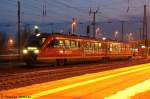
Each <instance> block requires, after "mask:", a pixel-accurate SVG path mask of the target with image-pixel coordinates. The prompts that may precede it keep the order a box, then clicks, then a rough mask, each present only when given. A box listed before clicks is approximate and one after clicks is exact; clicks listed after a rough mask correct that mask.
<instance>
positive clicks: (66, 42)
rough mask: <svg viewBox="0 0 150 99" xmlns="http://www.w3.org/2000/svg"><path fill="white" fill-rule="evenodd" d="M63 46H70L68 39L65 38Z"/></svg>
mask: <svg viewBox="0 0 150 99" xmlns="http://www.w3.org/2000/svg"><path fill="white" fill-rule="evenodd" d="M65 47H67V48H69V47H70V41H69V40H65Z"/></svg>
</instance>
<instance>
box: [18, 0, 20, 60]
mask: <svg viewBox="0 0 150 99" xmlns="http://www.w3.org/2000/svg"><path fill="white" fill-rule="evenodd" d="M20 20H21V19H20V0H18V35H17V36H18V56H19V57H18V58H19V60H20V59H21V42H20V23H21V21H20Z"/></svg>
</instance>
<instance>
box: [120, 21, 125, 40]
mask: <svg viewBox="0 0 150 99" xmlns="http://www.w3.org/2000/svg"><path fill="white" fill-rule="evenodd" d="M124 22H125V21H121V41H122V42H123V41H124Z"/></svg>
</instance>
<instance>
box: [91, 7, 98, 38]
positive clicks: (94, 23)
mask: <svg viewBox="0 0 150 99" xmlns="http://www.w3.org/2000/svg"><path fill="white" fill-rule="evenodd" d="M97 13H98V9H97V10H96V11H92V10H91V8H90V11H89V15H91V14H93V22H92V25H93V37H94V38H95V34H96V30H95V26H96V22H95V20H96V14H97Z"/></svg>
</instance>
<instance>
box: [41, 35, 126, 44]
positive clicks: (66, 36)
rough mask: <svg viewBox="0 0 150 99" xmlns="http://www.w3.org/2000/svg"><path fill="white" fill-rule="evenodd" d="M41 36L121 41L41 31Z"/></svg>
mask: <svg viewBox="0 0 150 99" xmlns="http://www.w3.org/2000/svg"><path fill="white" fill-rule="evenodd" d="M41 35H42V37H51V36H54V37H62V38H71V39H84V40H95V41H107V42H116V43H122V42H121V41H115V40H111V39H106V40H102V39H99V38H93V37H88V36H81V35H75V34H73V35H67V34H62V33H41ZM123 43H129V42H123Z"/></svg>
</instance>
